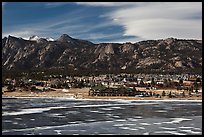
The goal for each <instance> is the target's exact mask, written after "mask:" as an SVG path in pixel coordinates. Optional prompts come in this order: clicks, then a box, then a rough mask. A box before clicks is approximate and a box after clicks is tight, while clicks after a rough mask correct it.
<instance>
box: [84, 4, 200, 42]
mask: <svg viewBox="0 0 204 137" xmlns="http://www.w3.org/2000/svg"><path fill="white" fill-rule="evenodd" d="M81 4H85V5H91V6H113V5H115V6H119V5H120V7H117V8H114V9H113V10H112V11H111V12H109V13H107V14H105V15H103V17H108V18H110V19H112V21H113V22H114V23H115V24H117V25H121V26H123V27H124V29H125V31H124V35H129V36H139V37H141V38H144V39H160V38H167V37H176V38H195V39H202V3H201V2H180V3H179V2H146V3H145V2H143V3H138V2H135V3H131V5H130V3H123V4H124V5H125V6H122V3H114V2H111V3H98V2H97V3H92V4H91V3H81Z"/></svg>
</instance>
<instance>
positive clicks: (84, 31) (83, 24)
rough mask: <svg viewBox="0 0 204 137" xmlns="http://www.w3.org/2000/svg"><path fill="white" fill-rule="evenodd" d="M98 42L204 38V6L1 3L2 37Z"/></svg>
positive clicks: (173, 4)
mask: <svg viewBox="0 0 204 137" xmlns="http://www.w3.org/2000/svg"><path fill="white" fill-rule="evenodd" d="M62 34H68V35H69V36H71V37H73V38H77V39H84V40H89V41H91V42H93V43H106V42H113V43H115V42H117V43H125V42H133V43H134V42H138V41H142V40H153V39H166V38H169V37H174V38H179V39H199V40H202V2H2V38H3V37H7V36H8V35H11V36H16V37H22V38H25V39H28V38H29V37H31V36H33V35H37V36H39V37H51V38H53V39H57V38H59V37H60V36H61V35H62Z"/></svg>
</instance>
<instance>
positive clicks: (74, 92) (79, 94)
mask: <svg viewBox="0 0 204 137" xmlns="http://www.w3.org/2000/svg"><path fill="white" fill-rule="evenodd" d="M88 91H89V88H82V89H79V88H71V89H68V91H64V90H62V89H55V91H47V92H30V91H19V90H17V91H14V92H4V94H3V95H4V96H9V97H65V98H66V97H67V98H70V97H75V98H79V99H124V100H168V99H178V100H202V95H201V96H196V95H194V96H191V97H190V96H188V92H185V94H186V96H185V97H179V98H178V97H176V98H169V97H168V96H164V97H163V96H161V98H160V97H154V96H153V97H126V96H89V95H88ZM149 91H150V90H149ZM149 91H148V92H149ZM151 91H152V92H154V93H156V94H162V92H163V90H151ZM170 91H171V93H178V92H180V91H177V90H165V92H166V93H167V94H168V93H169V92H170Z"/></svg>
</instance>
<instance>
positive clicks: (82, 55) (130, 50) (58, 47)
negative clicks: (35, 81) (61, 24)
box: [2, 34, 202, 73]
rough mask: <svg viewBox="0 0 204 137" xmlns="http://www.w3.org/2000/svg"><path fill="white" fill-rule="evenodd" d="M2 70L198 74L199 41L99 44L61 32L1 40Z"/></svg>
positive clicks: (173, 40) (200, 46)
mask: <svg viewBox="0 0 204 137" xmlns="http://www.w3.org/2000/svg"><path fill="white" fill-rule="evenodd" d="M2 68H3V69H5V70H22V71H23V70H32V69H39V70H40V69H59V68H60V69H69V70H70V69H72V70H78V71H80V70H83V71H89V72H91V71H93V72H94V71H101V72H103V71H104V72H121V71H122V72H133V73H139V72H146V73H160V72H163V73H170V72H175V73H201V72H202V40H182V39H175V38H168V39H164V40H147V41H141V42H136V43H124V44H119V43H100V44H94V43H91V42H89V41H86V40H80V39H74V38H72V37H70V36H68V35H67V34H63V35H62V36H60V37H59V38H58V39H57V40H55V41H47V40H46V39H43V38H39V39H37V40H24V39H21V38H16V37H13V36H9V37H8V38H6V37H5V38H3V39H2Z"/></svg>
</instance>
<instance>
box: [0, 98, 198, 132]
mask: <svg viewBox="0 0 204 137" xmlns="http://www.w3.org/2000/svg"><path fill="white" fill-rule="evenodd" d="M2 134H3V135H202V101H201V100H200V101H190V100H188V101H185V100H184V101H178V100H167V101H156V100H155V101H141V100H139V101H126V100H97V101H96V100H79V99H66V98H8V97H3V98H2Z"/></svg>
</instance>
